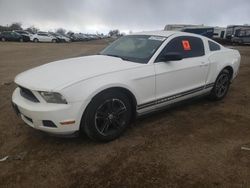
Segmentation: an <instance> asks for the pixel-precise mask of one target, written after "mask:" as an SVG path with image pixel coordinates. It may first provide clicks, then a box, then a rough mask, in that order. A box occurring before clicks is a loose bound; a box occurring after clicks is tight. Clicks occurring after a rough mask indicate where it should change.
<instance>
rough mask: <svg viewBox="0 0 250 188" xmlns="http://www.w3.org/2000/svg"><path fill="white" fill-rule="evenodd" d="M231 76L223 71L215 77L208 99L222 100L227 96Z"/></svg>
mask: <svg viewBox="0 0 250 188" xmlns="http://www.w3.org/2000/svg"><path fill="white" fill-rule="evenodd" d="M230 81H231V75H230V73H229V71H228V70H226V69H224V70H223V71H222V72H221V73H220V74H219V76H218V77H217V79H216V81H215V84H214V87H213V89H212V91H211V93H210V95H209V98H210V99H212V100H215V101H218V100H222V99H223V98H225V96H226V95H227V92H228V89H229V87H230Z"/></svg>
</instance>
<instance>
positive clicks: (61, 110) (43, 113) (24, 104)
mask: <svg viewBox="0 0 250 188" xmlns="http://www.w3.org/2000/svg"><path fill="white" fill-rule="evenodd" d="M12 104H13V106H14V109H15V111H16V112H17V113H18V114H19V115H20V116H21V118H22V120H23V121H24V122H25V123H26V124H28V125H29V126H31V127H33V128H34V129H38V130H41V131H44V132H48V133H52V134H59V135H71V134H74V133H75V132H77V131H79V128H80V122H81V117H82V110H81V108H82V103H81V102H76V103H70V104H50V103H45V102H41V103H34V102H32V101H29V100H28V99H26V98H24V97H22V96H21V94H20V88H16V89H15V91H14V93H13V95H12ZM69 121H70V122H74V123H71V124H67V125H62V122H69ZM45 122H53V124H54V125H55V126H54V127H51V126H50V127H49V126H48V124H46V123H45Z"/></svg>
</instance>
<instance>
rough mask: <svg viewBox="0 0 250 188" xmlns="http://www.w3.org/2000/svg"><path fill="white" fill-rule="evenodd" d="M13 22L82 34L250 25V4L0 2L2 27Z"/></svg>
mask: <svg viewBox="0 0 250 188" xmlns="http://www.w3.org/2000/svg"><path fill="white" fill-rule="evenodd" d="M13 22H20V23H22V25H23V27H29V26H36V27H38V28H39V29H40V30H43V31H48V30H50V31H53V30H55V29H57V28H65V29H66V30H71V31H74V32H83V33H96V32H99V33H107V32H108V31H109V30H111V29H119V30H120V31H122V32H125V33H128V32H130V31H133V32H136V31H146V30H161V29H163V28H164V27H165V25H166V24H204V25H209V26H227V25H232V24H250V0H237V1H235V0H0V25H7V24H11V23H13Z"/></svg>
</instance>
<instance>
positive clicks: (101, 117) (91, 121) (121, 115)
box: [81, 91, 132, 142]
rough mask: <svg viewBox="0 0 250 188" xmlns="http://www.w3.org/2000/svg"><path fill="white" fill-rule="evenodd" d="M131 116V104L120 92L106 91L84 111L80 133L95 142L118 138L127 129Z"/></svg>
mask: <svg viewBox="0 0 250 188" xmlns="http://www.w3.org/2000/svg"><path fill="white" fill-rule="evenodd" d="M131 115H132V110H131V103H130V101H129V99H128V98H127V96H126V95H125V94H123V93H121V92H112V91H108V92H105V93H103V94H100V95H98V96H97V97H95V98H94V99H93V100H92V101H91V102H90V104H89V106H88V107H87V109H86V113H85V115H84V117H83V120H82V125H81V131H84V132H85V133H86V135H87V136H88V137H89V138H91V139H94V140H97V141H104V142H107V141H111V140H114V139H116V138H118V137H119V136H120V135H121V134H122V133H123V132H124V131H125V129H126V128H127V126H128V125H129V123H130V119H131Z"/></svg>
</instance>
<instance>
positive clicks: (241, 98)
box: [0, 41, 250, 188]
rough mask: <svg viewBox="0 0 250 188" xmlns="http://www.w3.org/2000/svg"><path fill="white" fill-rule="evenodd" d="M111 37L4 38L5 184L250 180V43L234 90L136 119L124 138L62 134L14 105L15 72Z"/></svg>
mask: <svg viewBox="0 0 250 188" xmlns="http://www.w3.org/2000/svg"><path fill="white" fill-rule="evenodd" d="M107 43H108V42H107V41H93V42H84V43H69V44H33V43H0V67H1V69H0V84H1V85H0V159H1V158H3V157H5V156H9V158H8V159H7V160H6V161H4V162H0V187H24V188H27V187H36V188H37V187H38V188H39V187H72V188H75V187H115V188H118V187H119V188H121V187H146V188H147V187H148V188H153V187H157V188H159V187H183V188H189V187H197V188H202V187H225V188H228V187H237V188H238V187H239V188H248V187H250V151H247V150H242V149H241V147H248V148H250V84H249V81H250V47H247V46H245V47H237V48H238V49H239V50H240V52H241V55H242V64H241V69H240V73H239V75H238V77H237V79H236V80H235V81H234V82H233V84H232V85H231V88H230V91H229V93H228V96H227V97H226V98H225V99H224V100H223V101H219V102H210V101H209V100H207V99H205V98H202V99H198V100H195V101H191V102H188V103H184V104H182V105H179V106H178V107H174V108H171V109H168V110H165V111H163V112H159V113H155V114H152V115H150V116H147V117H144V118H140V119H138V120H136V121H135V122H134V123H133V125H131V127H130V128H129V129H128V130H127V132H126V133H125V134H124V135H123V136H122V137H121V138H119V139H117V140H115V141H113V142H110V143H106V144H100V143H95V142H93V141H90V140H89V139H87V138H56V137H52V136H49V135H47V134H44V133H41V132H38V131H36V130H33V129H31V128H29V127H28V126H26V125H25V124H24V123H23V122H22V121H21V120H20V119H19V118H17V117H16V115H15V114H14V112H13V111H12V109H11V105H10V100H11V94H12V92H13V90H14V88H15V85H14V84H13V82H12V81H13V79H14V76H15V75H16V74H17V73H19V72H22V71H24V70H26V69H28V68H31V67H35V66H38V65H41V64H44V63H47V62H50V61H54V60H59V59H64V58H70V57H76V56H81V55H88V54H95V53H97V52H99V51H100V50H101V49H102V48H103V47H104V46H106V45H107Z"/></svg>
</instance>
